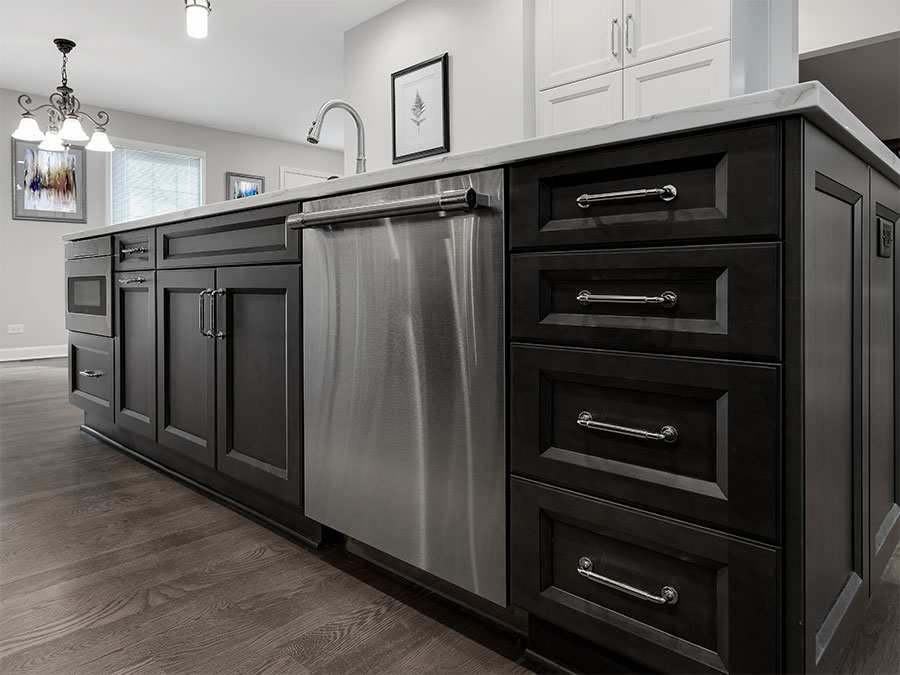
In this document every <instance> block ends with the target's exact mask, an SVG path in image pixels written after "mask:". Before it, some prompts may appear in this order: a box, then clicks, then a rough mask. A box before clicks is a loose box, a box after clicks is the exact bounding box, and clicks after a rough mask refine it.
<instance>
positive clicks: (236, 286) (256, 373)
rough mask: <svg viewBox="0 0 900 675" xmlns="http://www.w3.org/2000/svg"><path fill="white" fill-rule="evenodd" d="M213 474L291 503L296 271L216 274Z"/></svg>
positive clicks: (298, 378) (297, 408) (297, 373)
mask: <svg viewBox="0 0 900 675" xmlns="http://www.w3.org/2000/svg"><path fill="white" fill-rule="evenodd" d="M216 281H217V286H218V288H219V289H222V290H224V293H221V291H220V294H219V295H217V296H216V313H217V317H216V326H217V330H218V331H220V332H221V333H224V336H223V337H221V339H220V341H219V344H218V347H217V350H218V351H217V359H216V364H217V379H216V383H217V387H216V399H217V401H218V404H217V406H218V435H217V443H216V458H217V467H218V470H219V471H221V472H222V473H225V474H227V475H228V476H230V477H231V478H233V479H235V480H237V481H239V482H241V483H244V484H245V485H248V486H250V487H252V488H254V489H256V490H259V491H260V492H263V493H265V494H267V495H269V496H272V497H276V498H278V499H281V500H282V501H284V502H287V503H289V504H292V505H294V506H299V505H300V504H301V501H300V485H301V481H300V465H301V464H300V447H301V429H302V427H301V415H302V409H303V405H302V401H301V394H300V388H301V385H302V370H301V365H300V364H301V335H300V310H301V305H300V266H299V265H279V266H266V267H237V268H228V269H219V270H218V271H217V276H216Z"/></svg>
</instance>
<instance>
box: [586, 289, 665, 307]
mask: <svg viewBox="0 0 900 675" xmlns="http://www.w3.org/2000/svg"><path fill="white" fill-rule="evenodd" d="M575 299H576V300H577V301H578V302H579V303H581V304H582V305H585V306H587V305H590V304H593V303H600V302H609V303H613V304H626V305H662V306H663V307H665V308H666V309H671V308H672V307H674V306H675V305H677V304H678V296H677V295H675V293H673V292H672V291H663V292H662V293H660V294H659V295H594V294H592V293H591V292H590V291H580V292H579V293H578V295H576V296H575Z"/></svg>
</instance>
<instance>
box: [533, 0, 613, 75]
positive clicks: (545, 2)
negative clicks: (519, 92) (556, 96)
mask: <svg viewBox="0 0 900 675" xmlns="http://www.w3.org/2000/svg"><path fill="white" fill-rule="evenodd" d="M621 28H622V0H537V2H536V4H535V64H536V74H537V89H538V91H541V90H544V89H548V88H550V87H557V86H559V85H561V84H568V83H569V82H575V81H577V80H583V79H586V78H588V77H593V76H595V75H602V74H603V73H608V72H611V71H613V70H616V69H619V68H621V67H622V32H621Z"/></svg>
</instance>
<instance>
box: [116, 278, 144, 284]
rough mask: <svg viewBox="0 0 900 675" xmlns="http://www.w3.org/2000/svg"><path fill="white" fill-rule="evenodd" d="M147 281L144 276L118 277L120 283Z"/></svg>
mask: <svg viewBox="0 0 900 675" xmlns="http://www.w3.org/2000/svg"><path fill="white" fill-rule="evenodd" d="M145 281H147V280H146V279H145V278H144V277H124V278H122V279H119V283H120V284H142V283H144V282H145Z"/></svg>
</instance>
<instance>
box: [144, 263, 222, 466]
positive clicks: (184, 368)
mask: <svg viewBox="0 0 900 675" xmlns="http://www.w3.org/2000/svg"><path fill="white" fill-rule="evenodd" d="M215 283H216V273H215V270H174V271H160V272H158V273H157V276H156V312H157V327H156V329H157V338H156V349H157V357H156V366H157V379H156V383H157V384H156V386H157V440H158V441H159V443H160V444H161V445H164V446H166V447H167V448H170V449H171V450H174V451H175V452H178V453H180V454H181V455H183V456H185V457H187V458H189V459H191V460H192V461H194V462H197V463H199V464H202V465H204V466H209V467H213V466H215V442H216V407H215V404H216V400H215V394H216V390H215V383H216V340H215V339H214V338H210V337H208V336H206V335H203V334H202V333H201V332H200V324H201V320H203V319H204V318H205V319H206V320H207V321H210V324H211V318H210V317H209V310H208V308H207V304H206V303H205V302H204V300H206V299H208V297H209V296H208V295H205V296H201V295H200V293H201V292H202V291H207V290H212V289H215ZM207 330H208V329H207Z"/></svg>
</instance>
